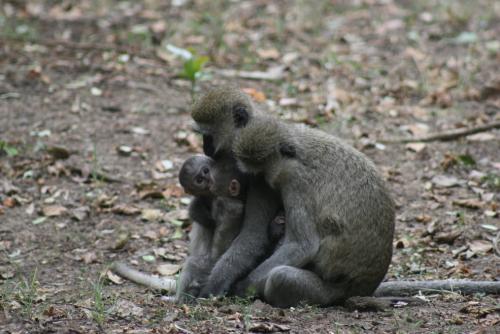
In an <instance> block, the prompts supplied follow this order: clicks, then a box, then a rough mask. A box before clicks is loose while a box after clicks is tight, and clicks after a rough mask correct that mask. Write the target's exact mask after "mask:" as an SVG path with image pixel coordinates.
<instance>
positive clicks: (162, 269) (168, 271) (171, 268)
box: [156, 263, 181, 276]
mask: <svg viewBox="0 0 500 334" xmlns="http://www.w3.org/2000/svg"><path fill="white" fill-rule="evenodd" d="M179 270H181V266H180V265H178V264H171V263H166V264H160V265H159V266H158V267H156V271H157V272H158V273H159V274H160V275H162V276H173V275H175V274H177V273H178V272H179Z"/></svg>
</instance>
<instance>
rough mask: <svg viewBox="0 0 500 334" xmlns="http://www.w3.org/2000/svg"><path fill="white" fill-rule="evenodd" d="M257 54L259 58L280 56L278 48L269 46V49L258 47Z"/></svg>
mask: <svg viewBox="0 0 500 334" xmlns="http://www.w3.org/2000/svg"><path fill="white" fill-rule="evenodd" d="M257 54H258V55H259V57H260V58H262V59H278V58H279V56H280V53H279V51H278V50H276V49H274V48H271V49H258V50H257Z"/></svg>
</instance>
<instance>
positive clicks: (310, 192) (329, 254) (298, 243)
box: [234, 117, 395, 307]
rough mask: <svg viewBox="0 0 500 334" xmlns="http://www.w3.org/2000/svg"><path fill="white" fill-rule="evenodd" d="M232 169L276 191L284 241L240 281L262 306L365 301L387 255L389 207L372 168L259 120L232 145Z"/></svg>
mask: <svg viewBox="0 0 500 334" xmlns="http://www.w3.org/2000/svg"><path fill="white" fill-rule="evenodd" d="M234 153H235V157H236V159H237V160H238V163H239V164H240V166H241V167H242V168H243V169H244V170H245V171H248V172H251V173H263V174H264V177H265V179H266V181H267V183H268V184H269V185H270V186H271V187H272V188H273V189H276V190H277V191H279V192H280V194H281V197H282V198H283V205H284V209H285V215H286V221H287V225H286V229H285V240H284V243H283V245H282V246H281V247H279V248H278V249H277V250H276V251H275V252H274V254H273V255H272V256H271V257H269V258H268V259H266V260H265V261H264V262H263V263H262V264H260V265H259V266H258V267H257V268H256V269H255V270H254V271H253V272H252V273H251V274H250V275H249V276H248V277H247V279H245V281H244V282H243V283H241V285H242V287H243V288H245V287H246V286H253V287H254V288H256V290H257V293H258V294H259V295H261V296H263V297H264V299H265V300H266V301H268V302H269V303H271V304H273V305H276V306H280V307H289V306H295V305H297V304H299V303H301V302H305V303H307V304H317V305H331V304H339V303H343V302H344V301H345V300H346V299H347V298H349V297H352V296H369V295H371V294H372V293H373V292H374V291H375V289H376V288H377V286H378V285H379V284H380V282H381V281H382V279H383V278H384V276H385V274H386V272H387V269H388V267H389V264H390V262H391V257H392V239H393V233H394V220H395V209H394V203H393V201H392V199H391V197H390V195H389V192H388V190H387V188H386V186H385V184H384V181H383V180H382V178H381V177H380V176H379V174H378V172H377V170H376V168H375V166H374V165H373V163H372V162H371V161H370V160H369V159H368V158H367V157H366V156H364V155H363V154H362V153H360V152H358V151H356V150H355V149H354V148H352V147H351V146H349V145H347V144H345V143H343V142H342V141H340V140H339V139H337V138H335V137H333V136H331V135H328V134H326V133H324V132H321V131H318V130H313V129H309V128H306V127H304V126H297V125H291V124H285V123H283V122H280V121H278V120H276V119H271V118H267V117H259V118H256V119H254V120H253V121H252V122H251V123H249V124H248V126H247V127H246V128H244V129H242V130H241V131H240V133H239V136H238V137H237V139H236V142H235V143H234Z"/></svg>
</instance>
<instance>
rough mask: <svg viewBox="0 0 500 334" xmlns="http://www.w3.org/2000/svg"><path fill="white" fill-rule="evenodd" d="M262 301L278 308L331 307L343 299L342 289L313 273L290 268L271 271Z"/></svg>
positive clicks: (283, 267) (278, 268) (281, 267)
mask: <svg viewBox="0 0 500 334" xmlns="http://www.w3.org/2000/svg"><path fill="white" fill-rule="evenodd" d="M264 299H265V300H266V301H267V302H268V303H270V304H271V305H274V306H278V307H291V306H297V305H298V304H300V303H305V304H309V305H321V306H324V305H331V304H337V303H341V302H343V301H344V299H345V293H344V289H342V288H340V287H334V286H332V284H331V283H328V282H325V281H324V280H323V279H321V278H320V277H319V276H318V275H316V274H315V273H314V272H312V271H309V270H305V269H299V268H295V267H290V266H278V267H275V268H274V269H272V270H271V271H270V273H269V276H268V278H267V280H266V284H265V288H264Z"/></svg>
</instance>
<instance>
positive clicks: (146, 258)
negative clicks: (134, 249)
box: [142, 255, 156, 262]
mask: <svg viewBox="0 0 500 334" xmlns="http://www.w3.org/2000/svg"><path fill="white" fill-rule="evenodd" d="M142 259H143V260H144V261H146V262H154V261H155V260H156V258H155V257H154V255H143V256H142Z"/></svg>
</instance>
